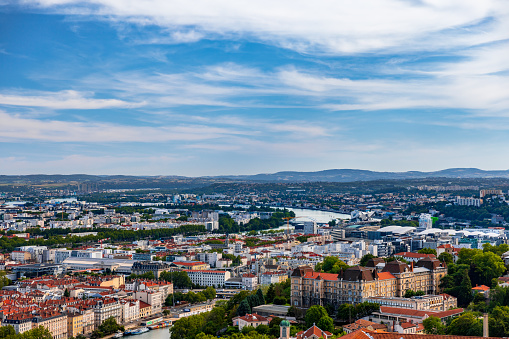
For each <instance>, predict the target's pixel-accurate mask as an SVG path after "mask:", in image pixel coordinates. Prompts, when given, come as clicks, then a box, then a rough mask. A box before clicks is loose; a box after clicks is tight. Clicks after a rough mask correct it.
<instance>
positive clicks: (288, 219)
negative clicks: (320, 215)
mask: <svg viewBox="0 0 509 339" xmlns="http://www.w3.org/2000/svg"><path fill="white" fill-rule="evenodd" d="M300 218H307V219H311V220H312V221H313V222H315V223H316V220H315V219H313V218H311V217H307V216H305V215H301V216H298V217H284V218H283V219H284V220H286V235H287V237H288V239H290V220H292V219H300Z"/></svg>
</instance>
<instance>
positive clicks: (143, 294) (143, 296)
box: [134, 290, 164, 314]
mask: <svg viewBox="0 0 509 339" xmlns="http://www.w3.org/2000/svg"><path fill="white" fill-rule="evenodd" d="M134 298H135V299H136V300H138V301H143V302H145V303H147V304H149V305H150V307H151V308H152V310H151V314H158V313H161V312H162V309H163V302H164V300H163V295H162V293H161V292H157V291H152V290H144V291H136V292H135V294H134Z"/></svg>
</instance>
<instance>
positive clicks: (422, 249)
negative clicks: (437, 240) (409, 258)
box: [417, 248, 437, 255]
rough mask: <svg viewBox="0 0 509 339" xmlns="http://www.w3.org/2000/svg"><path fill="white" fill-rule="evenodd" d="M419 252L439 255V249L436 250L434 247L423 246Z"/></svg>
mask: <svg viewBox="0 0 509 339" xmlns="http://www.w3.org/2000/svg"><path fill="white" fill-rule="evenodd" d="M417 253H421V254H434V255H437V250H435V249H434V248H421V249H420V250H418V251H417Z"/></svg>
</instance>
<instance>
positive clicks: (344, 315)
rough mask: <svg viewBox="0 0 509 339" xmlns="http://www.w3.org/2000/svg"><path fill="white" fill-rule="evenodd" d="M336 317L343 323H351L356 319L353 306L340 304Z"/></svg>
mask: <svg viewBox="0 0 509 339" xmlns="http://www.w3.org/2000/svg"><path fill="white" fill-rule="evenodd" d="M337 317H338V318H339V319H341V320H343V321H348V322H351V320H352V319H355V318H356V317H357V313H356V310H355V306H354V305H352V304H341V305H340V306H339V308H338V314H337Z"/></svg>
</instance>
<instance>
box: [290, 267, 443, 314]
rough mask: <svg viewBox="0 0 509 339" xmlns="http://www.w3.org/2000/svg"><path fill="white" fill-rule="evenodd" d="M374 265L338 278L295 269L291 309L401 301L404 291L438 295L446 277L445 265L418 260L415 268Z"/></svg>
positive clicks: (309, 269) (335, 275)
mask: <svg viewBox="0 0 509 339" xmlns="http://www.w3.org/2000/svg"><path fill="white" fill-rule="evenodd" d="M375 259H378V258H375ZM377 262H378V261H377V260H373V259H372V260H370V261H369V262H368V267H361V266H354V267H350V268H348V269H346V270H345V271H341V272H340V273H339V274H332V273H320V272H315V271H314V270H313V269H312V268H311V267H306V266H304V267H299V268H296V269H295V270H294V271H293V273H292V275H291V286H292V287H291V302H292V306H296V307H302V308H308V307H310V306H312V305H327V304H331V305H334V306H335V307H338V306H339V305H341V304H343V303H351V304H356V303H360V302H362V301H363V300H364V299H366V298H369V297H376V296H384V297H402V296H403V295H404V294H405V292H406V291H407V290H413V291H418V290H421V291H424V292H425V293H428V294H435V293H438V292H439V291H440V289H439V284H440V279H441V278H442V277H443V276H445V275H446V273H447V268H446V266H445V264H443V263H441V262H440V261H439V260H437V259H432V258H425V259H421V260H419V261H418V262H417V263H416V267H415V268H414V265H413V264H412V265H411V266H409V265H407V264H405V263H403V262H400V261H397V260H395V261H392V262H389V263H387V264H382V263H377Z"/></svg>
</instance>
